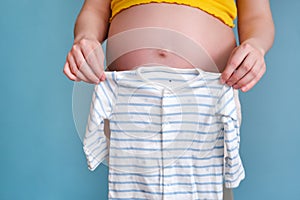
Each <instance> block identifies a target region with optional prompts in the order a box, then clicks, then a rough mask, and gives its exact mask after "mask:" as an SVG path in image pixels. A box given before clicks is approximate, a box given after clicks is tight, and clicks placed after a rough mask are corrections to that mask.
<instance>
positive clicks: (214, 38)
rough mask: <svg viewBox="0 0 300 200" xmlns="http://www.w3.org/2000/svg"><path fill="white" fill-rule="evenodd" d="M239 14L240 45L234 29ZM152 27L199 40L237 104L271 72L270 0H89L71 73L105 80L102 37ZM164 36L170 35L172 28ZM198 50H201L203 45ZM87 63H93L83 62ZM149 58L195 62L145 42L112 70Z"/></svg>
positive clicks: (173, 63) (67, 69)
mask: <svg viewBox="0 0 300 200" xmlns="http://www.w3.org/2000/svg"><path fill="white" fill-rule="evenodd" d="M236 17H238V20H237V27H238V36H239V38H238V39H239V45H237V44H236V38H235V35H234V32H233V29H232V28H233V27H234V19H235V18H236ZM146 27H157V28H163V29H168V30H174V31H176V32H178V33H182V34H183V35H185V36H186V37H187V38H190V39H191V40H193V41H194V42H195V43H196V44H199V46H201V48H203V49H204V50H205V52H206V53H207V56H208V57H209V58H210V59H211V60H212V61H213V63H215V66H217V68H218V69H217V70H218V71H219V72H221V73H222V76H221V82H222V83H226V84H227V85H229V86H232V87H233V88H234V89H235V92H236V102H237V105H239V101H238V94H237V91H238V90H241V91H243V92H246V91H249V90H250V89H251V88H252V87H253V86H254V85H255V84H256V83H257V82H258V81H259V80H260V78H261V77H262V76H263V74H264V73H265V71H266V65H265V60H264V56H265V54H266V53H267V51H268V50H269V49H270V48H271V46H272V44H273V40H274V24H273V19H272V15H271V11H270V5H269V1H268V0H236V2H235V1H234V0H162V1H161V0H153V1H152V0H151V1H150V0H85V2H84V4H83V7H82V9H81V11H80V14H79V15H78V18H77V21H76V24H75V30H74V35H75V38H74V44H73V46H72V48H71V50H70V52H69V53H68V55H67V59H66V63H65V66H64V73H65V75H66V76H67V77H68V78H69V79H70V80H73V81H84V82H88V83H92V84H97V83H99V82H101V81H104V80H105V73H104V72H103V69H104V66H103V60H104V57H103V52H102V50H101V48H99V46H100V45H101V43H102V42H103V41H104V40H105V39H107V38H110V37H113V36H114V35H117V34H119V33H122V32H126V31H130V30H134V29H137V28H146ZM144 31H147V29H145V30H144ZM127 37H129V36H127ZM132 37H134V36H132ZM161 37H166V38H165V39H166V40H167V39H169V38H167V37H168V35H167V34H162V35H161ZM161 40H162V41H163V40H164V38H161ZM132 41H134V38H132ZM176 43H177V42H176V41H174V43H173V44H172V45H176ZM180 44H182V43H180V42H178V45H180ZM121 45H125V44H122V43H120V45H119V47H120V48H122V46H121ZM107 48H109V46H108V47H107ZM96 49H97V50H96ZM177 49H180V47H178V48H177ZM110 52H114V49H110ZM193 52H194V53H195V54H196V55H197V49H195V50H194V51H193ZM199 59H200V56H199ZM201 59H203V57H202V58H201ZM99 61H100V62H99ZM196 62H197V61H196ZM201 62H202V60H199V63H201ZM84 63H87V64H88V65H85V66H88V67H82V66H83V65H84ZM147 63H159V64H162V65H166V66H170V67H174V68H194V67H195V66H193V65H192V64H191V63H190V62H188V61H187V60H186V59H184V58H183V57H181V56H178V55H176V54H174V53H171V52H169V51H167V50H163V49H153V48H148V49H145V48H144V49H139V50H135V51H132V52H129V53H126V54H124V55H120V56H119V57H117V58H116V59H115V60H113V62H112V63H109V65H108V67H107V70H110V71H114V70H115V71H123V70H131V69H134V68H135V67H137V66H139V65H143V64H147ZM239 114H240V113H239ZM232 198H233V197H232V194H231V191H226V190H225V192H224V199H225V200H229V199H232Z"/></svg>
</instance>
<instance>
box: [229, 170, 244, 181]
mask: <svg viewBox="0 0 300 200" xmlns="http://www.w3.org/2000/svg"><path fill="white" fill-rule="evenodd" d="M243 174H244V171H243V170H242V171H241V173H239V175H238V176H237V177H236V178H235V179H233V180H225V182H226V183H233V182H236V181H237V180H239V179H240V177H241V175H243Z"/></svg>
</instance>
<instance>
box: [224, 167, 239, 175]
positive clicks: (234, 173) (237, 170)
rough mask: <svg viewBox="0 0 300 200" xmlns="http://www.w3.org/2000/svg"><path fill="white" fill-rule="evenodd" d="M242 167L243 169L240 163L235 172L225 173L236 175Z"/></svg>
mask: <svg viewBox="0 0 300 200" xmlns="http://www.w3.org/2000/svg"><path fill="white" fill-rule="evenodd" d="M241 169H242V165H239V167H238V168H237V169H236V170H235V171H234V172H226V173H225V175H227V176H234V175H236V174H237V173H238V172H239V171H240V170H241Z"/></svg>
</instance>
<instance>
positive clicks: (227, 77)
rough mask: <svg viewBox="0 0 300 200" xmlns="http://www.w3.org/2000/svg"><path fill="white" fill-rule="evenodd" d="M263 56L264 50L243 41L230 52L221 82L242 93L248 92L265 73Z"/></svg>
mask: <svg viewBox="0 0 300 200" xmlns="http://www.w3.org/2000/svg"><path fill="white" fill-rule="evenodd" d="M264 55H265V52H264V50H263V49H260V48H258V47H256V46H255V43H254V42H252V43H251V41H248V40H246V41H244V42H243V43H242V44H241V45H240V46H237V47H236V48H235V49H234V50H233V51H232V53H231V56H230V57H229V59H228V62H227V66H226V68H225V70H224V71H223V72H222V76H221V82H222V83H226V84H227V85H229V86H232V87H233V88H234V89H241V91H243V92H247V91H249V90H250V89H251V88H252V87H253V86H254V85H255V84H256V83H257V82H258V81H259V80H260V79H261V77H262V76H263V75H264V73H265V72H266V64H265V59H264Z"/></svg>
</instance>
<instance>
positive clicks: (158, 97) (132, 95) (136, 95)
mask: <svg viewBox="0 0 300 200" xmlns="http://www.w3.org/2000/svg"><path fill="white" fill-rule="evenodd" d="M118 96H122V97H146V98H155V99H161V98H162V97H161V96H153V95H149V94H123V93H119V94H118Z"/></svg>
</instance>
